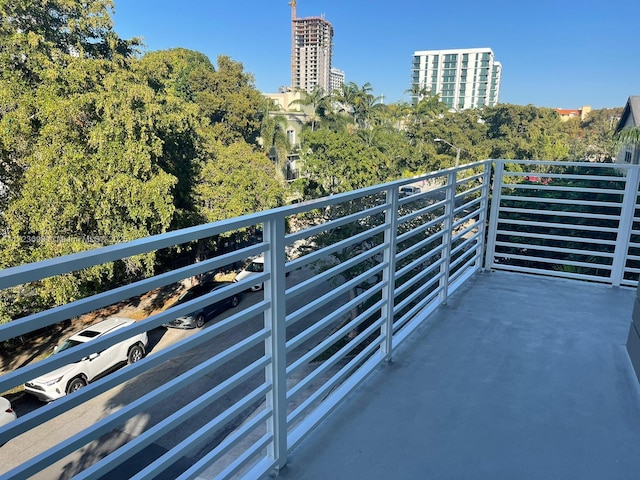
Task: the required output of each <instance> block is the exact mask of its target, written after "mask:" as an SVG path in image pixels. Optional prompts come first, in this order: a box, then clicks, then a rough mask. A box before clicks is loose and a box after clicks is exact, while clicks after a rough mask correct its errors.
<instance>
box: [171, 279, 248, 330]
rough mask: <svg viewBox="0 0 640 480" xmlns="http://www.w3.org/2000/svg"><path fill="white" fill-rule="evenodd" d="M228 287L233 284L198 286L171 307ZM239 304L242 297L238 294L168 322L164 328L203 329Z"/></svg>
mask: <svg viewBox="0 0 640 480" xmlns="http://www.w3.org/2000/svg"><path fill="white" fill-rule="evenodd" d="M228 285H231V282H207V283H202V284H199V285H196V286H194V287H191V288H189V289H188V290H185V291H184V292H182V294H181V295H180V296H179V297H178V300H176V301H175V303H173V304H172V305H171V306H172V307H175V306H176V305H180V304H182V303H185V302H188V301H190V300H193V299H194V298H197V297H201V296H202V295H205V294H207V293H210V292H213V291H214V290H219V289H221V288H224V287H226V286H228ZM238 303H240V297H239V296H238V295H237V294H234V295H230V296H229V297H227V298H224V299H222V300H220V301H218V302H214V303H211V304H209V305H207V306H206V307H204V308H201V309H199V310H196V311H194V312H191V313H189V314H187V315H183V316H180V317H178V318H176V319H175V320H172V321H170V322H167V323H165V324H164V326H165V327H172V328H202V327H203V326H204V324H205V322H206V321H207V320H209V319H210V318H211V317H212V316H214V315H216V314H218V313H220V312H223V311H224V310H227V309H228V308H233V307H236V306H238Z"/></svg>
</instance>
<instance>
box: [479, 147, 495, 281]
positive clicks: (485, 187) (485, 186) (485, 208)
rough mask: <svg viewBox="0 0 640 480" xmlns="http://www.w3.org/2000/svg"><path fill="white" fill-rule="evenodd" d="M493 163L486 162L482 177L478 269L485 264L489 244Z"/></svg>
mask: <svg viewBox="0 0 640 480" xmlns="http://www.w3.org/2000/svg"><path fill="white" fill-rule="evenodd" d="M492 168H493V162H491V160H485V162H484V173H483V175H482V193H481V194H480V211H481V212H482V213H481V214H480V218H479V219H478V225H479V226H478V233H479V235H480V237H479V238H480V241H479V242H478V252H480V255H478V260H477V261H476V264H475V266H476V268H482V267H483V264H484V252H485V247H486V244H487V220H488V219H489V194H490V192H491V169H492Z"/></svg>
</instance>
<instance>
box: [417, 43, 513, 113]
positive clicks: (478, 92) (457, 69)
mask: <svg viewBox="0 0 640 480" xmlns="http://www.w3.org/2000/svg"><path fill="white" fill-rule="evenodd" d="M501 77H502V64H501V63H500V62H498V61H496V59H495V57H494V54H493V51H492V50H491V49H490V48H467V49H457V50H423V51H416V52H414V53H413V66H412V77H411V87H412V92H413V93H412V101H413V102H414V103H416V102H418V101H419V100H420V99H422V98H423V97H424V96H426V95H440V100H441V101H442V102H444V103H445V104H447V105H448V106H449V108H450V109H452V110H465V109H469V108H480V107H485V106H487V107H492V106H494V105H497V104H498V98H499V95H500V79H501Z"/></svg>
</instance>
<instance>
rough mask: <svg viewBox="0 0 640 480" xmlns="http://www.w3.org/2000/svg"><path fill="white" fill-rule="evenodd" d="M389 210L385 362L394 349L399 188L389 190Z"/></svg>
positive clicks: (387, 214)
mask: <svg viewBox="0 0 640 480" xmlns="http://www.w3.org/2000/svg"><path fill="white" fill-rule="evenodd" d="M386 195H387V202H386V203H387V208H386V210H385V218H384V221H385V226H386V228H385V231H384V244H385V246H386V248H385V250H384V255H383V261H384V263H385V264H386V267H385V268H384V270H383V271H382V279H383V281H386V282H387V286H386V287H385V288H384V289H383V290H382V298H383V300H384V301H385V303H384V306H383V307H382V309H383V315H384V319H385V321H384V322H383V323H382V327H381V330H382V332H381V334H382V338H383V339H384V342H383V344H382V345H381V348H383V353H384V359H385V361H390V360H391V357H392V354H393V352H392V349H393V307H394V296H395V284H396V282H395V277H396V275H395V272H396V246H397V244H398V242H397V240H398V195H399V187H397V186H396V187H389V188H388V189H387V193H386Z"/></svg>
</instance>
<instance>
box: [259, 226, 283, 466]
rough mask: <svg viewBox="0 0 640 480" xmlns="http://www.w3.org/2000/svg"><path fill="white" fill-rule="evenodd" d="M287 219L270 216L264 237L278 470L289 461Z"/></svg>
mask: <svg viewBox="0 0 640 480" xmlns="http://www.w3.org/2000/svg"><path fill="white" fill-rule="evenodd" d="M284 225H285V222H284V217H283V216H281V215H274V216H270V217H269V220H268V221H266V222H265V224H264V239H265V240H266V241H267V242H268V244H269V249H268V250H267V251H266V252H265V270H266V271H268V272H270V273H271V275H270V277H269V279H268V280H267V281H265V282H264V296H265V299H266V300H268V301H269V302H270V308H269V309H267V310H266V311H265V313H264V322H265V328H267V329H269V330H271V335H270V336H269V337H268V338H267V339H266V341H265V352H266V354H267V355H271V363H270V364H269V365H268V366H267V367H266V372H265V373H266V379H267V382H271V384H272V385H273V388H272V389H271V392H270V394H268V395H267V408H270V409H271V411H272V412H273V416H272V417H271V418H270V420H269V421H268V422H267V429H268V430H269V432H270V433H271V434H272V435H273V442H272V443H270V444H269V447H268V454H269V456H271V457H272V458H273V459H274V460H275V465H276V467H277V468H278V469H280V468H282V467H284V465H285V464H286V463H287V445H288V441H287V352H286V324H285V317H286V298H285V293H286V285H285V281H286V275H285V263H286V261H287V258H286V252H285V227H284Z"/></svg>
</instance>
